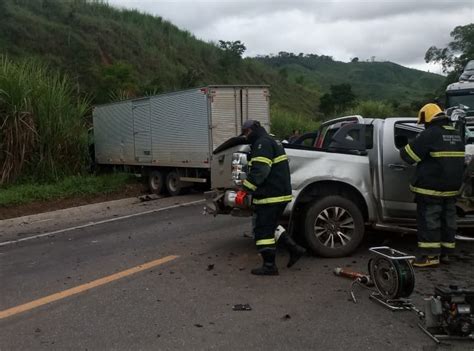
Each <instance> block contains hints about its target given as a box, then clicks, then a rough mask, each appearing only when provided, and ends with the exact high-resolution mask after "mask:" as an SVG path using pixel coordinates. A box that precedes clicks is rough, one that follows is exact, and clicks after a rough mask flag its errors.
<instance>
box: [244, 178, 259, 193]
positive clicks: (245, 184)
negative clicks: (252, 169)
mask: <svg viewBox="0 0 474 351" xmlns="http://www.w3.org/2000/svg"><path fill="white" fill-rule="evenodd" d="M243 185H244V186H245V187H247V188H249V189H250V190H252V191H255V190H257V186H256V185H253V184H252V183H250V182H249V181H248V180H247V179H245V180H244V183H243Z"/></svg>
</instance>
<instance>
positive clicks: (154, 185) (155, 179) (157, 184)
mask: <svg viewBox="0 0 474 351" xmlns="http://www.w3.org/2000/svg"><path fill="white" fill-rule="evenodd" d="M163 178H164V177H163V173H162V172H160V171H156V170H155V171H151V172H150V173H149V174H148V188H149V189H150V191H151V192H152V193H153V194H156V195H160V194H161V193H162V192H163V188H164V186H163V185H164V179H163Z"/></svg>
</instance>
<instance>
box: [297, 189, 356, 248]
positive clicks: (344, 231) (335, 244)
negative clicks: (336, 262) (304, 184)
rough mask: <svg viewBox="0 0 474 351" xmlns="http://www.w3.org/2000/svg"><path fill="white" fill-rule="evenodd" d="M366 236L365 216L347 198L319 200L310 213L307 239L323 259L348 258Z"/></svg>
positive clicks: (307, 218) (309, 210)
mask: <svg viewBox="0 0 474 351" xmlns="http://www.w3.org/2000/svg"><path fill="white" fill-rule="evenodd" d="M363 236H364V219H363V217H362V213H361V211H360V210H359V208H358V207H357V206H356V205H355V204H354V203H353V202H352V201H351V200H349V199H347V198H344V197H342V196H338V195H334V196H327V197H324V198H321V199H318V200H316V201H315V202H314V203H313V204H312V205H311V207H310V208H309V209H308V211H307V213H306V220H305V238H306V241H307V243H308V246H309V247H310V248H311V250H312V251H313V252H314V253H316V254H318V255H320V256H323V257H342V256H346V255H348V254H350V253H351V252H353V251H354V250H355V249H356V248H357V246H358V245H359V244H360V242H361V241H362V238H363Z"/></svg>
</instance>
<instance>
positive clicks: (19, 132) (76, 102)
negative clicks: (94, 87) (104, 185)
mask: <svg viewBox="0 0 474 351" xmlns="http://www.w3.org/2000/svg"><path fill="white" fill-rule="evenodd" d="M74 96H75V94H74V89H73V87H72V85H71V84H70V82H69V80H68V79H67V78H66V77H64V76H61V75H60V74H58V73H55V72H53V71H51V70H50V69H48V68H47V67H46V66H45V65H44V64H41V63H39V62H37V61H33V60H24V61H20V62H13V61H11V60H10V59H8V58H6V57H3V56H2V57H0V127H1V128H0V185H3V184H6V183H11V182H13V181H15V180H17V179H18V178H19V177H20V176H21V177H24V178H30V179H34V180H40V181H41V180H57V179H59V178H60V177H63V176H65V175H68V174H74V173H77V172H79V171H80V170H81V169H82V168H83V167H84V166H85V160H86V159H87V156H88V154H87V130H86V128H85V123H84V122H85V118H84V117H85V115H86V113H87V111H88V110H89V103H88V101H86V100H85V99H80V98H76V97H74Z"/></svg>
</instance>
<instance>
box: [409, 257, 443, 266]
mask: <svg viewBox="0 0 474 351" xmlns="http://www.w3.org/2000/svg"><path fill="white" fill-rule="evenodd" d="M438 265H439V256H421V257H419V258H417V259H416V260H415V261H414V262H413V266H414V267H419V268H423V267H437V266H438Z"/></svg>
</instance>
